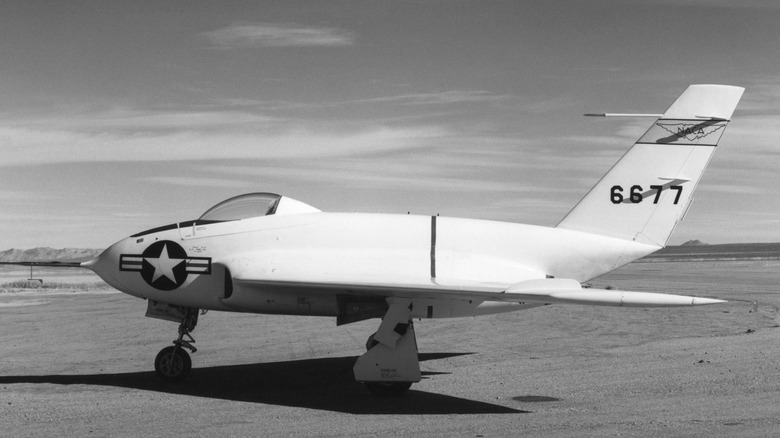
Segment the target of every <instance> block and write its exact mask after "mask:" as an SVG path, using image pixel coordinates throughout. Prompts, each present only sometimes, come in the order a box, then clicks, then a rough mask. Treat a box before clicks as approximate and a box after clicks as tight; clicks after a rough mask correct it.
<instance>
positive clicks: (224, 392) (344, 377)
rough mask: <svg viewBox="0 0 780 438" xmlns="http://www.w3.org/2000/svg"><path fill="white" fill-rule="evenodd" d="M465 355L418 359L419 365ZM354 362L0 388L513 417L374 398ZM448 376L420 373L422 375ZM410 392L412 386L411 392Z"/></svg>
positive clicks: (40, 379) (437, 402)
mask: <svg viewBox="0 0 780 438" xmlns="http://www.w3.org/2000/svg"><path fill="white" fill-rule="evenodd" d="M462 354H470V353H428V354H420V361H425V360H434V359H443V358H447V357H453V356H459V355H462ZM356 359H357V358H356V357H337V358H320V359H306V360H296V361H288V362H271V363H259V364H251V365H230V366H219V367H209V368H193V370H192V373H191V374H190V376H189V377H187V379H185V380H184V381H182V382H178V383H168V382H163V381H162V380H160V379H159V378H158V377H157V376H156V375H155V373H154V372H136V373H120V374H86V375H49V376H0V384H13V383H51V384H56V385H98V386H115V387H121V388H132V389H141V390H145V391H156V392H162V393H168V394H181V395H189V396H193V397H207V398H214V399H220V400H231V401H240V402H249V403H264V404H274V405H281V406H292V407H302V408H309V409H321V410H327V411H335V412H343V413H349V414H371V415H380V414H406V415H409V414H418V415H443V414H517V413H527V412H528V411H521V410H517V409H512V408H508V407H506V406H500V405H494V404H490V403H484V402H480V401H474V400H467V399H463V398H458V397H451V396H447V395H440V394H432V393H428V392H423V391H417V390H414V389H411V390H410V391H409V392H407V393H406V394H405V395H403V396H401V397H377V396H374V395H372V394H370V393H369V392H368V391H367V390H366V389H365V388H364V387H363V385H361V384H360V383H357V382H355V380H354V377H353V375H352V366H353V365H354V364H355V360H356ZM436 374H447V373H439V372H427V373H425V372H424V373H423V378H425V376H430V375H436ZM412 388H414V386H413V387H412Z"/></svg>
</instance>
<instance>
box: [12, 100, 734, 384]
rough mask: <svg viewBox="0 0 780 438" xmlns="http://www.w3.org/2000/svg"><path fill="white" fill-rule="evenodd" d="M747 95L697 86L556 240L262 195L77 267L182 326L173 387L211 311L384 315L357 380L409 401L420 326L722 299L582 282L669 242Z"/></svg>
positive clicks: (523, 229) (164, 371)
mask: <svg viewBox="0 0 780 438" xmlns="http://www.w3.org/2000/svg"><path fill="white" fill-rule="evenodd" d="M743 91H744V90H743V88H739V87H732V86H723V85H691V86H690V87H689V88H688V89H687V90H686V91H685V92H684V93H683V94H682V95H681V96H680V97H679V98H678V99H677V100H676V101H675V102H674V104H672V106H671V107H670V108H669V109H668V110H667V111H666V112H665V113H663V114H660V115H655V116H654V117H655V118H656V119H657V120H656V121H655V122H653V124H652V125H651V126H650V128H649V129H648V131H647V132H646V133H645V134H644V135H643V136H642V137H641V138H640V139H639V140H638V141H637V142H636V144H634V146H633V147H632V148H630V149H629V151H628V152H627V153H626V154H625V155H624V156H623V157H622V158H621V159H620V160H619V161H618V162H617V164H615V165H614V167H612V169H611V170H610V171H609V172H608V173H607V174H606V175H605V176H604V177H603V178H602V179H601V180H600V181H599V182H598V183H597V184H596V186H595V187H593V189H591V191H590V192H589V193H588V194H587V195H586V196H585V197H584V198H583V199H582V200H581V201H580V202H579V203H578V204H577V205H576V206H575V207H574V209H572V210H571V212H569V214H568V215H566V217H564V218H563V220H561V221H560V223H558V225H557V226H555V227H553V228H548V227H540V226H531V225H523V224H513V223H502V222H493V221H485V220H473V219H456V218H448V217H438V216H415V215H405V214H404V215H390V214H360V213H325V212H321V211H320V210H318V209H316V208H314V207H311V206H309V205H307V204H304V203H302V202H299V201H296V200H294V199H290V198H288V197H285V196H279V195H275V194H270V193H251V194H247V195H243V196H238V197H235V198H232V199H228V200H226V201H224V202H222V203H220V204H218V205H216V206H214V207H212V208H211V209H209V210H208V211H206V212H205V213H204V214H203V215H202V216H201V217H200V218H198V219H196V220H190V221H186V222H180V223H175V224H171V225H167V226H163V227H159V228H155V229H152V230H148V231H144V232H141V233H138V234H135V235H133V236H130V237H128V238H126V239H123V240H121V241H119V242H117V243H116V244H114V245H112V246H111V247H110V248H108V249H106V250H105V251H104V252H103V253H102V254H101V255H100V256H98V257H97V258H95V259H93V260H90V261H87V262H84V263H81V264H71V266H73V265H75V266H79V267H83V268H89V269H91V270H92V271H94V272H95V273H97V274H98V275H99V276H100V277H101V278H103V279H104V280H105V281H106V282H107V283H108V284H110V285H111V286H113V287H115V288H116V289H118V290H120V291H122V292H125V293H127V294H130V295H133V296H136V297H140V298H144V299H147V300H148V310H147V316H151V317H156V318H162V319H167V320H171V321H175V322H178V323H180V326H179V335H178V339H176V340H175V341H174V342H173V344H174V345H173V346H169V347H167V348H164V349H163V350H162V351H160V353H159V354H158V355H157V358H156V359H155V369H156V371H157V373H158V374H159V375H160V376H161V377H162V378H164V379H169V380H178V379H181V378H183V377H184V376H186V375H187V373H188V372H189V371H190V368H191V366H192V362H191V359H190V356H189V354H188V353H187V352H186V351H185V349H189V350H191V351H192V352H195V347H194V346H193V345H192V342H194V339H192V337H191V335H190V332H191V331H192V330H193V329H194V328H195V325H196V323H197V320H198V313H199V310H218V311H226V312H251V313H267V314H286V315H318V316H331V317H333V316H335V317H336V322H337V324H339V325H341V324H348V323H351V322H355V321H361V320H365V319H369V318H382V320H381V323H380V324H379V328H378V329H377V331H376V332H375V333H374V334H372V335H371V336H370V337H369V339H368V342H367V345H366V346H367V348H368V351H367V352H366V353H364V354H363V355H362V356H360V357H359V358H358V360H357V362H356V364H355V366H354V374H355V379H356V380H357V381H359V382H363V383H365V385H366V386H367V387H368V388H369V390H371V391H372V392H374V393H379V394H401V393H403V392H405V391H406V390H407V389H408V388H409V387H410V386H411V384H412V383H414V382H419V381H420V379H421V374H420V366H419V362H418V358H417V342H416V339H415V331H414V326H413V324H412V319H413V318H453V317H462V316H477V315H487V314H495V313H500V312H513V311H516V310H524V309H529V308H532V307H537V306H542V305H546V304H553V303H554V304H558V303H561V304H586V305H602V306H636V307H660V306H695V305H701V304H712V303H720V302H723V301H721V300H715V299H708V298H699V297H690V296H681V295H669V294H659V293H644V292H625V291H616V290H600V289H591V288H582V287H581V285H580V284H581V283H582V282H584V281H587V280H589V279H592V278H594V277H597V276H599V275H602V274H604V273H607V272H609V271H612V270H614V269H616V268H618V267H620V266H623V265H625V264H627V263H629V262H631V261H633V260H636V259H639V258H641V257H643V256H646V255H648V254H650V253H653V252H655V251H657V250H658V249H660V248H662V247H663V246H664V245H665V244H666V242H667V240H668V239H669V236H670V235H671V233H672V230H673V229H674V227H675V225H676V224H677V222H678V221H680V220H681V219H682V218H683V216H684V215H685V213H686V211H687V209H688V207H689V205H690V203H691V201H692V196H693V192H694V189H695V188H696V185H697V184H698V182H699V180H700V178H701V176H702V174H703V172H704V169H705V167H706V166H707V163H708V162H709V160H710V158H711V157H712V154H713V152H715V148H716V146H717V144H718V141H719V140H720V138H721V136H722V135H723V132H724V130H725V128H726V125H727V124H728V122H729V120H730V118H731V115H732V113H733V111H734V109H735V108H736V105H737V102H738V101H739V99H740V97H741V96H742V92H743ZM601 115H602V116H609V115H611V114H601ZM615 115H616V114H615ZM622 115H623V116H625V115H626V114H622ZM634 116H636V115H634ZM30 264H31V263H27V265H28V266H29V265H30ZM33 264H36V265H51V266H63V264H59V263H54V262H52V263H50V264H49V263H33Z"/></svg>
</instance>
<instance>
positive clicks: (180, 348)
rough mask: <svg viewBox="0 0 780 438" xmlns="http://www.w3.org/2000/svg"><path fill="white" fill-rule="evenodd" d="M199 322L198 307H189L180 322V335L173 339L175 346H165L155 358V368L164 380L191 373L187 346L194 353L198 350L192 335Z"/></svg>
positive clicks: (190, 361) (177, 379) (183, 376)
mask: <svg viewBox="0 0 780 438" xmlns="http://www.w3.org/2000/svg"><path fill="white" fill-rule="evenodd" d="M197 324H198V309H187V310H186V313H185V314H184V317H183V318H182V320H181V324H179V337H178V338H177V339H176V340H175V341H173V346H171V347H165V348H163V349H162V350H160V352H159V353H158V354H157V357H156V358H155V359H154V370H155V371H156V372H157V375H158V376H160V377H161V378H162V379H163V380H167V381H171V382H175V381H179V380H181V379H183V378H185V377H186V376H187V374H189V372H190V370H191V369H192V359H190V355H189V354H188V353H187V351H186V350H185V348H186V349H188V350H190V351H192V352H193V353H195V352H196V351H198V349H197V348H195V346H194V345H192V344H193V343H195V339H193V338H192V336H191V335H190V332H191V331H193V330H195V326H196V325H197ZM185 338H186V339H185Z"/></svg>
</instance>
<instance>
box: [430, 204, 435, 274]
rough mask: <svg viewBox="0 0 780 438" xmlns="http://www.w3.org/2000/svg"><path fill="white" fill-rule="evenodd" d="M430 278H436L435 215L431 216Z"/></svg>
mask: <svg viewBox="0 0 780 438" xmlns="http://www.w3.org/2000/svg"><path fill="white" fill-rule="evenodd" d="M431 278H436V216H431Z"/></svg>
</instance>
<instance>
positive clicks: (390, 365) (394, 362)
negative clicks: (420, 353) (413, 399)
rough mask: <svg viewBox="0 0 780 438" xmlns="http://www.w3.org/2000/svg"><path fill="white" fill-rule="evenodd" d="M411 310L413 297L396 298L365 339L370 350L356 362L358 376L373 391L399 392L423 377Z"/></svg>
mask: <svg viewBox="0 0 780 438" xmlns="http://www.w3.org/2000/svg"><path fill="white" fill-rule="evenodd" d="M411 311H412V300H410V299H399V298H397V299H395V300H393V301H392V302H391V303H390V307H389V308H388V309H387V313H386V314H385V317H384V318H383V319H382V323H381V324H380V325H379V329H378V330H377V332H376V333H374V334H373V335H371V337H369V338H368V342H366V348H367V349H368V351H367V352H366V353H364V354H363V355H362V356H360V357H359V358H358V360H357V362H356V363H355V367H354V368H353V372H354V373H355V380H357V381H358V382H362V383H363V384H364V385H365V386H366V388H367V389H368V390H369V391H370V392H371V393H372V394H375V395H381V396H398V395H401V394H404V393H405V392H406V391H407V390H408V389H409V388H410V387H411V386H412V383H416V382H419V381H420V380H421V379H422V375H421V373H420V362H419V360H418V358H417V339H416V338H415V335H414V325H413V324H412V321H411V318H410V316H411Z"/></svg>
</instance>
